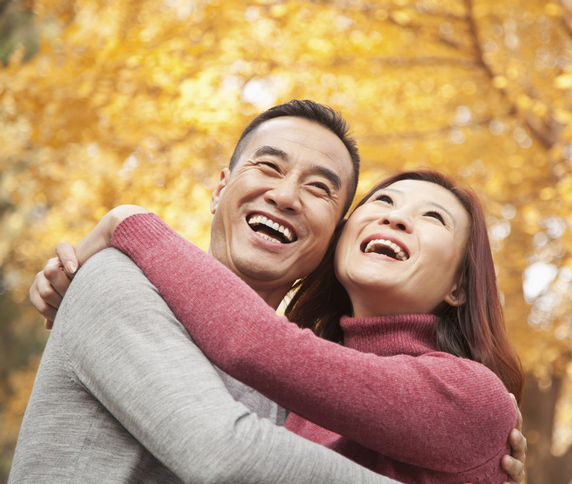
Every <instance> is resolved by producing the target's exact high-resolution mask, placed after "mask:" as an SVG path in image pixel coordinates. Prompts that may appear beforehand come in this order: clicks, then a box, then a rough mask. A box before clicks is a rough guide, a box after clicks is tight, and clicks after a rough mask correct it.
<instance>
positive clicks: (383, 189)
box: [380, 187, 455, 226]
mask: <svg viewBox="0 0 572 484" xmlns="http://www.w3.org/2000/svg"><path fill="white" fill-rule="evenodd" d="M380 191H386V192H395V193H400V194H403V192H402V191H401V190H398V189H397V188H391V187H387V188H382V189H381V190H380ZM425 203H427V204H428V205H433V206H434V207H437V208H438V209H439V210H442V211H443V212H445V213H446V214H447V215H448V216H449V217H450V219H451V220H452V221H453V226H454V225H455V217H453V214H452V213H451V212H449V210H447V209H446V208H445V207H443V205H440V204H439V203H435V202H432V201H430V200H426V201H425Z"/></svg>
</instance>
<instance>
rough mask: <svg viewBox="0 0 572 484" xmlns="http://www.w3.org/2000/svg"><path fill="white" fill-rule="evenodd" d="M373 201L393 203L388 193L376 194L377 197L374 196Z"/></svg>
mask: <svg viewBox="0 0 572 484" xmlns="http://www.w3.org/2000/svg"><path fill="white" fill-rule="evenodd" d="M375 201H376V202H378V201H379V202H386V203H389V204H390V205H393V200H392V199H391V197H390V196H389V195H378V196H377V197H375Z"/></svg>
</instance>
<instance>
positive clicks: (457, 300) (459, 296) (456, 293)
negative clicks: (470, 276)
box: [444, 283, 467, 307]
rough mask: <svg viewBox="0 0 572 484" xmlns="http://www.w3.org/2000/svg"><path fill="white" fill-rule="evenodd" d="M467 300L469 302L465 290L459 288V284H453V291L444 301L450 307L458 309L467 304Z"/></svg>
mask: <svg viewBox="0 0 572 484" xmlns="http://www.w3.org/2000/svg"><path fill="white" fill-rule="evenodd" d="M466 300H467V295H466V293H465V290H464V289H463V288H461V287H459V285H458V283H455V284H453V287H452V288H451V291H450V292H449V294H447V295H446V296H445V299H444V301H445V302H446V303H447V304H448V305H449V306H453V307H458V306H461V305H463V304H465V301H466Z"/></svg>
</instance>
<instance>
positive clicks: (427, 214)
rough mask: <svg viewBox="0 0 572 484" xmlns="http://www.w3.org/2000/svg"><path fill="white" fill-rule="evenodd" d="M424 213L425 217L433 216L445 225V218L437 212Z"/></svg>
mask: <svg viewBox="0 0 572 484" xmlns="http://www.w3.org/2000/svg"><path fill="white" fill-rule="evenodd" d="M425 215H426V216H427V217H433V218H435V219H437V220H439V222H441V223H442V224H443V225H445V219H444V218H443V216H442V215H441V214H440V213H439V212H427V213H426V214H425Z"/></svg>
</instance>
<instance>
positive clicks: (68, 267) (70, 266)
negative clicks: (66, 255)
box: [66, 261, 77, 274]
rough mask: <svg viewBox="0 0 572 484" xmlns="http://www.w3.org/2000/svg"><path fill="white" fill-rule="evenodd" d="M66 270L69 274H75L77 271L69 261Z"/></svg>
mask: <svg viewBox="0 0 572 484" xmlns="http://www.w3.org/2000/svg"><path fill="white" fill-rule="evenodd" d="M66 269H67V271H68V272H69V273H70V274H75V271H77V267H76V265H75V263H73V262H72V261H69V262H68V263H67V264H66Z"/></svg>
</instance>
